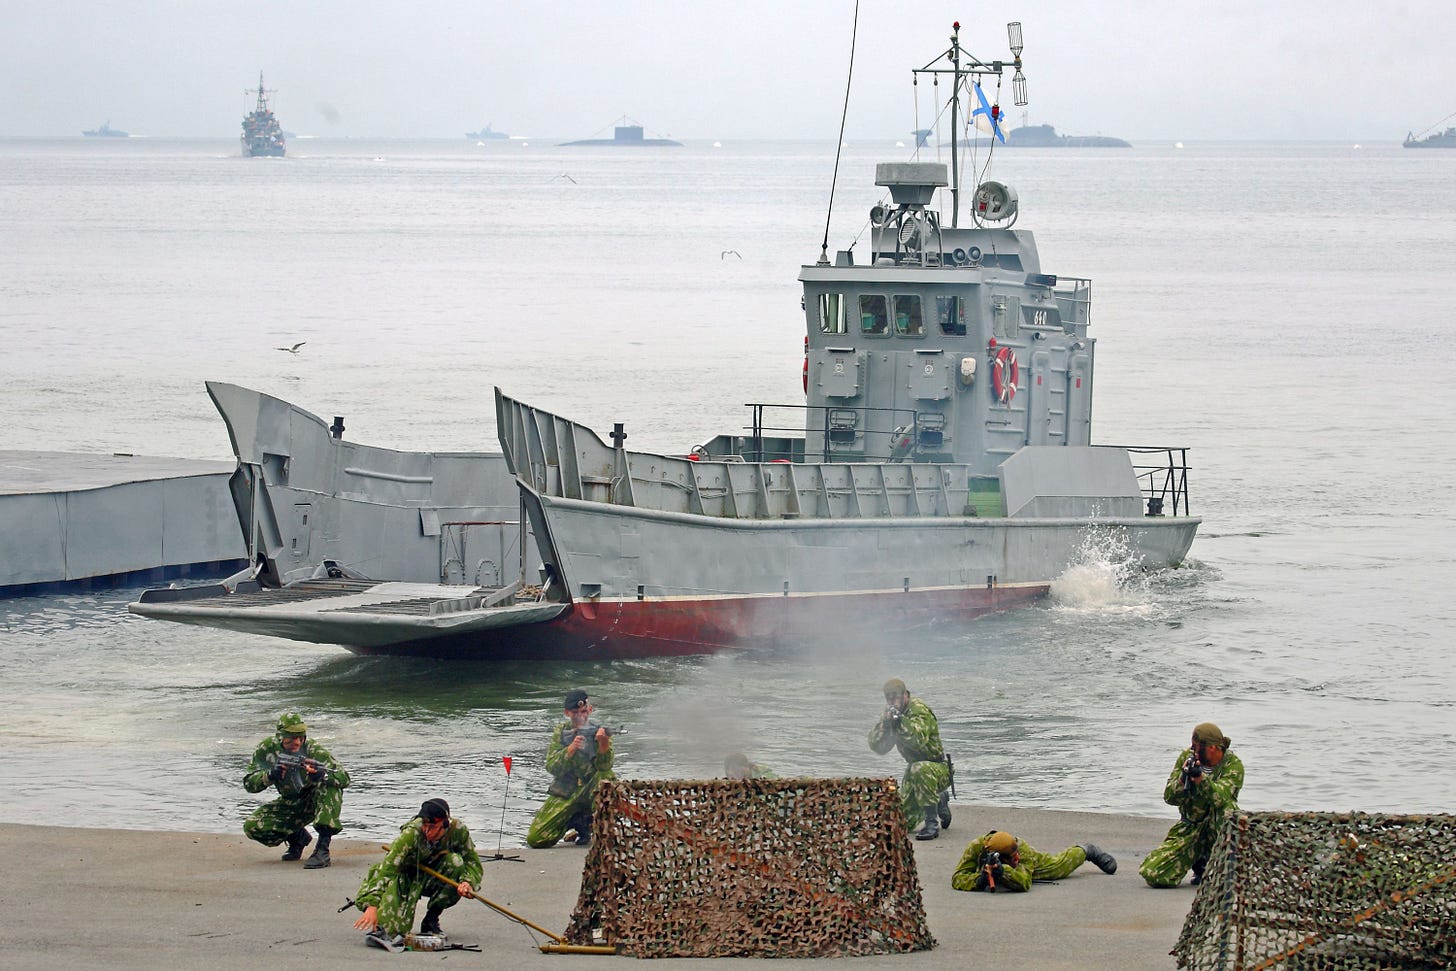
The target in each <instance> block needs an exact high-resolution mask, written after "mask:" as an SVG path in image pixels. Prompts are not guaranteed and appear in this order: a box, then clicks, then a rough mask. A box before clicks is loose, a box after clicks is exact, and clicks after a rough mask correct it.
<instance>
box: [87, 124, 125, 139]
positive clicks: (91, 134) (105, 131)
mask: <svg viewBox="0 0 1456 971" xmlns="http://www.w3.org/2000/svg"><path fill="white" fill-rule="evenodd" d="M81 134H83V135H85V136H86V137H87V138H130V137H131V132H124V131H122V130H121V129H120V128H112V127H111V122H109V121H103V122H102V123H101V127H100V128H93V129H91V130H90V131H83V132H82V133H81Z"/></svg>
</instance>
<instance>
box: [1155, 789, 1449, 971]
mask: <svg viewBox="0 0 1456 971" xmlns="http://www.w3.org/2000/svg"><path fill="white" fill-rule="evenodd" d="M1173 955H1174V956H1175V957H1176V958H1177V959H1178V966H1179V967H1180V968H1194V969H1199V971H1201V969H1205V968H1218V969H1225V968H1227V969H1235V971H1258V969H1265V968H1281V969H1295V968H1320V969H1344V968H1352V969H1353V968H1361V969H1364V968H1446V967H1450V966H1451V965H1452V962H1453V959H1456V816H1448V815H1440V816H1384V815H1378V814H1365V813H1273V812H1270V813H1240V814H1239V815H1237V816H1235V817H1234V818H1233V819H1231V820H1229V822H1228V823H1227V824H1226V825H1225V826H1224V828H1223V831H1222V833H1221V834H1220V836H1219V841H1218V843H1217V845H1216V846H1215V849H1214V851H1213V853H1212V855H1211V856H1210V857H1209V862H1208V869H1207V871H1206V872H1205V873H1204V877H1203V882H1202V884H1200V885H1199V887H1198V895H1197V896H1196V897H1195V898H1194V901H1193V909H1192V911H1191V912H1190V913H1189V914H1188V919H1187V921H1186V922H1185V923H1184V924H1183V933H1182V934H1181V935H1180V936H1179V938H1178V944H1177V946H1176V947H1175V948H1174V949H1173Z"/></svg>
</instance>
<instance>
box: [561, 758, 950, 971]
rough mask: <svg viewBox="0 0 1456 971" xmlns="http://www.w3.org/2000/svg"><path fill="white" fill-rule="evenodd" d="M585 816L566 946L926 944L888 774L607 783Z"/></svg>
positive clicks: (742, 949)
mask: <svg viewBox="0 0 1456 971" xmlns="http://www.w3.org/2000/svg"><path fill="white" fill-rule="evenodd" d="M592 811H593V814H594V816H595V822H594V824H593V827H592V844H591V849H590V850H589V851H588V853H587V858H586V869H585V872H584V873H583V875H582V880H581V896H580V898H578V900H577V903H576V912H575V913H574V914H573V915H572V918H571V926H570V927H569V928H567V931H566V940H567V941H568V942H570V943H573V944H601V943H606V944H612V945H616V946H618V947H619V948H620V949H621V950H622V952H623V953H626V954H631V955H633V956H635V957H644V958H645V957H728V956H753V957H828V956H840V955H860V954H886V953H892V952H899V951H920V950H926V949H928V948H932V947H934V946H935V939H934V938H933V937H931V936H930V929H929V928H928V927H927V926H926V923H925V909H924V907H923V905H922V904H921V900H920V880H919V877H918V876H917V875H916V872H915V856H914V853H913V852H912V851H911V846H910V840H909V834H908V833H907V832H906V829H905V820H904V816H903V814H902V812H901V810H900V797H899V795H898V793H897V792H896V790H895V784H894V783H893V782H890V781H888V780H883V779H754V780H749V781H742V782H728V781H706V782H685V781H681V780H672V781H643V780H614V781H609V782H603V783H602V784H601V785H600V786H599V787H598V788H597V792H596V797H595V802H594V803H593V810H592Z"/></svg>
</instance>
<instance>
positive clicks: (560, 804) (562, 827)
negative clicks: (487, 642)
mask: <svg viewBox="0 0 1456 971" xmlns="http://www.w3.org/2000/svg"><path fill="white" fill-rule="evenodd" d="M595 710H596V709H595V708H593V707H592V703H591V701H590V699H588V698H587V695H586V692H585V691H579V690H578V691H571V692H568V693H567V695H566V705H565V709H564V713H565V715H566V721H564V722H561V723H560V724H558V725H557V726H556V729H555V730H554V731H553V732H552V733H551V744H550V746H549V747H548V748H547V749H546V771H547V772H550V773H551V778H552V781H551V788H550V789H548V790H547V793H546V801H545V802H543V803H542V804H541V808H540V809H538V810H537V811H536V818H535V819H533V820H531V828H530V829H529V830H528V831H527V832H526V845H527V846H529V847H531V848H533V849H538V850H540V849H545V848H546V847H548V846H555V845H556V844H557V843H558V842H560V841H561V837H562V836H564V835H566V831H567V830H568V829H575V830H576V843H577V845H578V846H586V845H587V844H589V843H590V842H591V826H592V796H593V795H594V794H595V793H596V791H597V783H599V782H601V781H602V780H603V779H615V778H616V777H617V776H616V774H615V773H614V772H612V758H613V754H612V736H611V733H610V732H608V731H607V729H605V728H600V727H596V726H593V725H592V723H591V715H592V712H593V711H595ZM566 739H569V741H567V740H566Z"/></svg>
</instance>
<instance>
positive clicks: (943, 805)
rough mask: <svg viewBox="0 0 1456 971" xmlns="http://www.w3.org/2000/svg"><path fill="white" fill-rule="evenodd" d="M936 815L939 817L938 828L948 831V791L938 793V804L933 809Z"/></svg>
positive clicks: (943, 790)
mask: <svg viewBox="0 0 1456 971" xmlns="http://www.w3.org/2000/svg"><path fill="white" fill-rule="evenodd" d="M935 811H936V813H937V815H939V816H940V828H941V829H950V790H949V789H942V790H941V791H940V804H939V805H937V806H936V807H935Z"/></svg>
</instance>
